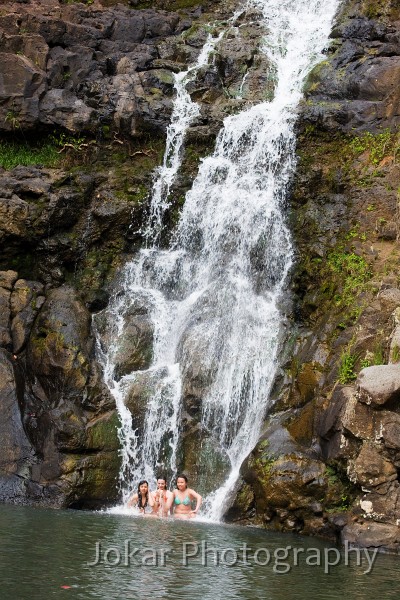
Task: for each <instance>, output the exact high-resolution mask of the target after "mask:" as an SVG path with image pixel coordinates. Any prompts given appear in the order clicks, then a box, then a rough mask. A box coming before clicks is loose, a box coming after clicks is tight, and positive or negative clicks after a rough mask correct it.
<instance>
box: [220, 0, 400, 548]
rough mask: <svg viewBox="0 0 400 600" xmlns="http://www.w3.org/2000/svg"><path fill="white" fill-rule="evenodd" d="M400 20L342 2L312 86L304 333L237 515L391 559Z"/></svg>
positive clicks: (302, 261) (304, 135)
mask: <svg viewBox="0 0 400 600" xmlns="http://www.w3.org/2000/svg"><path fill="white" fill-rule="evenodd" d="M399 16H400V13H399V7H398V3H396V2H390V1H388V2H373V3H372V2H356V1H355V2H345V3H344V4H343V5H342V9H341V11H340V14H339V15H338V16H337V20H336V25H335V27H334V29H333V32H332V34H331V44H330V48H329V50H328V52H327V55H326V60H325V61H323V62H322V63H321V64H320V65H318V66H317V67H316V68H315V69H314V71H313V72H312V73H311V75H310V77H309V79H308V82H307V85H306V89H305V99H304V102H303V104H302V106H301V113H300V120H299V141H298V155H299V165H298V172H297V176H296V180H295V182H294V185H293V190H292V208H293V212H292V223H293V230H294V232H295V238H296V242H297V249H298V262H297V270H296V275H295V278H294V292H295V295H296V298H297V300H296V305H295V315H296V326H297V328H298V329H297V334H294V335H293V339H292V340H290V341H289V342H288V347H287V349H286V352H287V356H288V360H287V362H286V365H285V366H284V369H283V370H282V373H281V380H280V381H278V382H277V387H276V398H277V401H276V404H275V409H274V411H273V413H274V414H272V415H270V416H269V418H268V419H267V422H266V426H265V433H264V435H263V439H262V441H261V442H260V444H259V445H258V446H257V448H256V449H255V451H254V452H253V453H252V455H251V456H250V457H249V459H248V461H247V462H246V464H245V465H244V466H243V473H242V474H243V480H244V485H243V486H242V488H241V490H240V492H239V495H238V497H237V499H236V503H235V505H234V506H233V507H232V509H231V511H230V515H229V516H230V518H232V519H237V518H238V516H239V515H240V518H242V517H243V513H245V514H246V515H247V517H248V519H250V520H255V521H257V522H262V523H264V524H265V525H266V526H267V527H271V528H274V529H278V530H284V531H299V532H302V533H307V534H313V533H314V534H315V533H317V534H318V535H322V536H324V537H327V538H331V539H341V540H342V541H343V540H349V541H350V542H352V543H356V544H360V545H362V546H365V547H371V548H375V547H376V548H380V549H382V550H386V551H392V552H398V550H399V542H400V530H399V523H400V521H399V519H400V502H399V499H400V497H399V490H400V488H399V478H398V469H399V466H400V463H399V456H398V452H399V447H400V438H399V436H398V433H399V431H400V430H398V420H399V410H400V404H399V398H400V396H399V393H400V387H399V384H398V376H399V373H400V364H399V361H400V357H399V353H398V335H399V333H398V310H399V302H400V289H399V279H398V261H399V245H398V228H399V221H398V198H399V197H398V194H399V183H400V170H399V164H398V151H399V143H400V139H399V137H398V133H397V125H398V118H399V111H400V104H399V97H398V92H399V89H398V69H399V67H400V58H399V53H400V45H399V42H400V23H399V20H398V19H399ZM284 360H285V359H284V358H283V361H284Z"/></svg>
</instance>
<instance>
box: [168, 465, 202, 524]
mask: <svg viewBox="0 0 400 600" xmlns="http://www.w3.org/2000/svg"><path fill="white" fill-rule="evenodd" d="M176 487H177V489H175V490H174V492H173V494H174V500H173V502H172V508H173V515H174V517H175V519H193V518H194V517H195V516H196V515H197V512H198V510H199V508H200V506H201V501H202V497H201V496H200V494H198V493H197V492H195V491H194V490H192V489H191V488H189V487H188V479H187V477H186V475H179V477H177V479H176ZM193 501H196V507H195V508H194V509H192V502H193Z"/></svg>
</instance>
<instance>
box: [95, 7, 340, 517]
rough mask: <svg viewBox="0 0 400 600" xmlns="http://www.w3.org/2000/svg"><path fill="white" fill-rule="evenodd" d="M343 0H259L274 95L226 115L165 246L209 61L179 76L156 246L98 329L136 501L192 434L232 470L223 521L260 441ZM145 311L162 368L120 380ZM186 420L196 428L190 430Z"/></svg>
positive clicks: (210, 503)
mask: <svg viewBox="0 0 400 600" xmlns="http://www.w3.org/2000/svg"><path fill="white" fill-rule="evenodd" d="M338 4H339V0H325V1H324V2H322V1H320V0H249V2H248V4H247V7H248V8H251V9H253V10H254V9H256V10H257V11H259V13H260V14H261V15H262V23H263V27H264V31H265V39H264V41H263V44H262V52H263V53H264V55H265V57H266V60H268V61H269V63H270V75H271V77H272V78H273V79H274V82H275V90H274V96H273V99H272V100H271V101H269V102H262V103H260V104H257V105H255V106H249V107H247V108H246V109H245V110H243V111H242V112H240V113H239V114H236V115H233V116H229V117H227V118H226V119H225V121H224V123H223V127H222V129H221V131H220V133H219V135H218V137H217V140H216V145H215V150H214V152H213V154H212V155H210V156H209V157H207V158H206V159H204V160H203V161H202V162H201V164H200V168H199V172H198V175H197V177H196V179H195V180H194V182H193V185H192V188H191V189H190V191H189V192H188V193H187V195H186V199H185V203H184V206H183V209H182V212H181V215H180V219H179V223H178V225H177V227H176V230H175V232H174V234H173V238H172V240H171V242H170V246H169V248H168V249H161V248H160V247H159V246H158V245H157V241H158V239H159V234H160V231H161V228H162V217H163V214H164V212H165V210H166V208H168V195H169V193H170V189H171V184H172V182H173V179H174V177H175V175H176V173H177V172H178V169H179V164H180V149H181V147H182V143H183V139H184V134H185V131H186V129H187V127H188V126H189V125H190V122H191V119H192V116H193V115H194V114H196V107H194V106H192V103H191V101H190V97H189V96H188V94H187V93H186V90H185V85H186V84H185V80H186V82H187V81H188V79H190V78H191V77H193V76H195V71H196V68H197V67H194V68H193V70H191V69H189V70H188V71H186V72H185V73H186V74H185V75H183V76H182V78H181V80H180V83H179V84H178V83H176V90H177V100H176V102H175V108H174V113H173V118H172V122H171V126H170V129H169V132H168V143H167V150H166V153H165V157H164V164H163V166H162V167H161V168H160V170H159V172H158V177H157V179H156V181H155V184H154V188H153V194H152V202H151V215H150V221H149V227H148V229H147V231H146V235H147V239H148V240H150V241H151V242H152V244H151V245H149V246H148V247H147V248H145V249H143V250H141V251H140V252H139V254H138V256H137V257H136V258H135V259H134V260H133V261H132V262H131V263H129V264H128V265H127V267H126V269H125V271H124V273H123V276H122V287H121V289H120V290H117V291H116V293H115V297H114V299H113V301H112V302H111V303H110V306H109V307H108V308H107V309H106V311H105V312H104V313H103V314H100V315H99V317H98V321H99V323H100V322H101V321H103V331H105V332H106V333H103V335H102V336H99V340H100V341H99V354H100V356H101V358H102V362H103V365H104V372H105V379H106V382H107V383H108V385H109V387H110V389H111V391H112V393H113V394H114V397H115V399H116V403H117V407H118V411H119V413H120V417H121V423H122V426H121V430H120V436H121V443H122V445H123V469H122V473H121V479H122V480H123V482H125V485H123V486H122V491H123V500H124V501H126V499H127V497H128V495H129V492H130V490H131V489H132V487H133V485H134V482H137V480H138V479H139V478H142V477H143V476H144V477H145V478H147V479H149V480H151V481H154V478H155V476H156V473H157V472H158V469H162V471H163V472H167V473H168V476H169V477H172V476H174V475H175V474H176V470H177V466H178V464H180V463H181V462H182V448H183V449H184V448H185V447H186V446H185V444H187V440H188V439H189V440H190V437H192V441H193V440H194V442H193V443H192V452H193V460H194V461H195V462H197V463H198V464H199V467H200V470H201V468H202V469H203V472H205V473H206V475H207V474H208V471H213V470H214V471H218V469H219V468H220V467H221V465H222V466H223V467H224V468H222V467H221V473H222V475H221V477H222V481H219V482H218V483H219V486H218V485H216V484H215V482H213V486H211V487H212V489H207V492H208V494H207V497H206V499H205V513H206V515H207V516H208V517H209V518H211V519H214V520H218V519H220V518H221V517H222V515H223V513H224V510H225V509H226V506H227V503H228V501H229V498H230V496H231V494H232V491H233V489H234V486H235V483H236V481H237V479H238V476H239V469H240V466H241V464H242V462H243V460H244V459H245V458H246V456H247V455H248V454H249V453H250V452H251V450H252V449H253V448H254V446H255V444H256V443H257V440H258V438H259V435H260V430H261V427H262V423H263V419H264V417H265V414H266V412H267V411H268V408H269V406H270V400H269V395H270V391H271V387H272V384H273V382H274V378H275V374H276V370H277V367H278V364H277V357H278V352H279V349H280V347H281V345H282V341H283V339H284V335H285V316H284V314H283V313H282V310H281V308H280V306H281V301H282V298H283V296H284V294H285V288H286V285H287V278H288V274H289V272H290V269H291V266H292V260H293V258H292V257H293V248H292V242H291V236H290V232H289V230H288V227H287V225H286V222H285V215H284V209H285V200H286V195H287V189H288V184H289V182H290V179H291V177H292V175H293V172H294V169H295V165H296V158H295V135H294V130H293V127H294V123H295V120H296V110H297V106H298V103H299V100H300V99H301V89H302V84H303V81H304V78H305V76H306V75H307V73H309V71H310V70H311V68H312V67H313V66H314V65H315V64H316V63H317V62H318V61H319V60H321V58H322V51H323V49H324V47H325V45H326V43H327V39H328V35H329V31H330V27H331V21H332V18H333V16H334V13H335V11H336V9H337V7H338ZM242 20H243V16H242ZM215 44H218V39H214V41H212V40H210V39H209V40H208V41H207V44H206V50H205V51H203V53H202V55H201V58H200V59H199V61H200V62H201V64H206V62H207V60H208V57H209V54H210V48H211V47H212V46H213V45H215ZM198 64H199V63H198ZM176 81H177V82H178V80H176ZM181 84H182V85H181ZM244 85H245V81H243V84H242V86H241V89H240V94H242V93H243V89H242V88H243V86H244ZM181 111H182V112H181ZM178 126H179V127H178ZM178 129H179V131H178ZM168 169H169V170H168ZM132 314H139V315H143V314H146V315H147V317H148V319H149V320H150V321H151V324H152V339H153V355H152V360H151V364H150V366H148V367H147V368H145V369H136V370H132V371H131V372H129V373H124V374H123V375H122V377H121V376H120V375H118V374H117V370H116V362H117V361H116V356H117V354H118V351H119V347H120V345H121V339H122V338H123V336H124V332H125V331H126V327H127V323H128V322H129V319H128V317H129V315H132ZM99 328H100V327H99ZM143 382H144V385H145V389H146V394H147V396H148V400H147V407H146V410H145V415H144V417H143V420H142V422H141V423H140V425H138V427H136V428H135V426H132V419H131V417H130V413H129V411H128V409H127V408H126V399H127V396H129V394H130V393H131V392H130V390H132V386H138V385H142V384H143ZM142 401H143V398H142ZM191 419H192V421H190V420H191ZM187 422H192V425H193V427H192V429H191V430H189V433H188V432H186V437H185V439H184V440H182V433H183V432H184V428H185V426H186V425H185V424H186V423H187ZM196 444H197V445H196ZM183 458H184V457H183ZM206 479H207V476H206ZM200 480H201V477H200V479H199V481H200ZM208 484H209V481H208ZM208 484H207V485H208ZM216 488H217V489H216ZM199 491H200V492H202V490H201V489H199Z"/></svg>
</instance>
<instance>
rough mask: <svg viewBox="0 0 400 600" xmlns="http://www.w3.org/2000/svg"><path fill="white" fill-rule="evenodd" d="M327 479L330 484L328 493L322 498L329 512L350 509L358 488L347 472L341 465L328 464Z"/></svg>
mask: <svg viewBox="0 0 400 600" xmlns="http://www.w3.org/2000/svg"><path fill="white" fill-rule="evenodd" d="M325 479H326V481H327V484H328V490H327V494H326V496H325V497H324V498H322V499H321V501H322V503H323V504H324V505H325V511H326V512H328V513H334V512H344V511H346V510H348V509H349V508H350V506H351V504H352V502H353V500H354V498H355V496H356V493H357V491H356V488H355V486H354V485H353V484H352V483H351V482H350V481H349V479H348V477H347V474H346V472H345V471H344V469H343V468H342V467H341V466H340V465H336V464H331V465H326V468H325Z"/></svg>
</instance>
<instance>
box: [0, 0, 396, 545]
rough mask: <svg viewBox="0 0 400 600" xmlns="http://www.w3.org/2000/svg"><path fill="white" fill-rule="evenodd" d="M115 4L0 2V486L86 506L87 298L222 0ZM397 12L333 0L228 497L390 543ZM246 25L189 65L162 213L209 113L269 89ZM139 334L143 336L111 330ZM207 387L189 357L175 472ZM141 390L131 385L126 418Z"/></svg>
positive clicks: (91, 439)
mask: <svg viewBox="0 0 400 600" xmlns="http://www.w3.org/2000/svg"><path fill="white" fill-rule="evenodd" d="M39 4H40V8H41V10H39V8H38V7H39ZM114 4H115V3H114V2H112V1H108V2H105V1H104V2H94V3H86V4H79V3H69V2H68V3H64V2H58V1H56V0H46V2H40V3H38V2H35V1H34V0H30V1H29V0H28V1H26V2H18V3H17V2H14V3H6V4H4V5H2V7H1V10H0V71H1V73H2V74H3V78H2V79H1V84H0V97H1V102H0V129H1V130H2V136H3V140H4V144H3V148H2V150H1V155H0V159H1V161H2V163H1V164H3V165H4V168H3V169H2V170H1V171H0V214H1V220H0V240H1V250H0V269H1V272H0V306H1V313H0V346H1V351H0V352H1V355H0V356H1V358H0V368H1V371H2V375H3V376H2V377H1V378H0V381H1V384H0V386H1V387H0V390H1V391H0V395H1V398H2V403H1V411H2V415H3V416H2V418H0V428H1V436H2V439H3V440H4V452H3V456H2V459H1V462H0V477H1V479H0V481H1V498H2V499H3V500H7V501H13V502H31V503H32V502H38V503H41V504H48V505H56V506H97V505H99V504H104V503H107V502H111V501H113V500H114V499H115V497H116V495H117V489H116V485H115V484H116V481H115V478H116V476H117V474H118V470H119V457H118V446H119V442H118V436H117V426H118V423H117V416H116V412H115V407H114V403H113V400H112V398H111V396H110V394H109V392H108V390H107V389H105V386H104V384H103V383H102V377H101V372H100V368H99V365H98V364H97V363H96V361H95V353H94V345H95V340H94V338H93V334H92V332H91V313H93V312H94V311H97V310H99V309H101V308H102V307H104V306H106V304H107V302H108V295H109V292H110V289H111V288H112V286H113V285H114V283H113V278H114V276H115V273H116V269H117V267H119V266H121V265H122V264H123V262H124V260H125V258H126V257H127V256H130V255H132V253H134V252H135V249H137V248H138V246H139V245H140V244H141V243H142V239H141V233H140V230H141V225H142V223H143V220H144V218H145V214H146V199H147V196H148V193H149V190H150V187H151V182H152V171H153V169H154V167H155V166H157V164H159V162H160V160H161V155H162V151H163V146H164V133H165V127H166V125H167V123H168V119H169V117H170V113H171V107H172V104H171V98H172V96H173V80H172V73H173V72H176V71H179V70H181V69H182V68H184V67H185V65H188V64H190V63H191V62H193V60H195V58H196V56H197V55H198V53H199V51H200V49H201V47H202V45H203V43H204V41H205V40H206V37H207V35H208V27H207V26H206V25H205V24H206V23H207V22H210V21H215V20H216V19H217V18H218V19H219V20H223V19H224V18H225V17H226V15H227V14H229V13H230V7H229V6H228V3H220V4H217V3H214V4H213V3H210V4H209V5H208V6H206V10H209V11H211V12H212V14H206V13H204V12H203V11H202V10H201V9H199V8H198V7H196V6H195V5H194V6H193V7H191V8H186V9H184V10H182V9H181V8H180V5H179V2H176V3H173V5H172V8H173V9H174V10H173V11H169V12H166V11H163V10H159V8H162V7H161V5H160V6H157V8H156V9H155V8H152V7H149V6H148V5H146V4H145V5H144V6H145V8H144V9H141V10H138V9H137V8H136V7H132V3H125V5H117V6H114ZM148 4H150V3H148ZM151 5H152V6H155V3H151ZM399 18H400V9H399V7H398V6H397V3H396V2H394V1H393V2H390V1H389V0H383V1H379V2H376V1H374V2H369V1H367V0H364V1H358V0H347V1H345V2H344V3H343V5H342V9H341V12H340V14H339V15H338V16H337V20H336V24H335V27H334V30H333V32H332V35H331V44H330V48H329V49H328V51H327V54H326V60H325V61H323V62H322V63H321V64H320V65H318V66H317V67H316V69H315V70H314V71H313V72H312V73H311V75H310V77H309V79H308V82H307V85H306V89H305V99H304V102H303V104H302V106H301V109H300V118H299V125H298V129H299V132H298V133H299V141H298V155H299V164H298V172H297V176H296V180H295V181H294V182H293V188H292V193H291V214H290V219H291V223H292V230H293V232H294V236H295V241H296V247H297V252H298V256H297V266H296V271H295V273H294V278H293V297H294V298H295V303H294V320H293V335H292V336H291V338H290V339H289V340H288V343H287V347H286V348H285V349H284V351H283V354H282V365H283V368H282V371H281V373H280V376H279V378H278V380H277V382H276V386H275V398H276V401H275V405H274V409H273V413H272V414H271V415H269V416H268V417H267V420H266V423H265V430H264V434H263V438H262V440H261V441H260V443H259V445H258V446H257V447H256V449H255V450H254V452H253V453H252V455H251V456H250V457H249V459H248V460H247V461H246V463H245V465H244V466H243V470H242V477H243V481H242V487H241V489H240V490H239V493H238V496H237V498H236V501H235V503H234V505H233V507H232V508H231V510H230V511H229V513H228V518H229V519H234V520H241V521H245V522H249V521H251V522H257V523H261V524H263V525H265V526H266V527H272V528H275V529H279V530H290V531H298V532H302V533H308V534H318V535H322V536H325V537H329V538H334V539H337V538H341V539H348V540H350V541H352V542H355V543H358V544H362V545H364V546H366V547H370V546H371V547H378V548H381V549H386V550H391V551H397V550H398V548H399V542H400V534H399V528H398V522H399V521H398V520H399V519H400V514H399V512H400V499H399V482H398V468H399V467H400V457H399V448H400V442H399V439H400V438H399V432H400V421H399V419H400V417H399V412H400V411H399V407H400V405H399V396H400V392H399V390H400V383H399V381H398V379H399V377H398V369H399V368H400V367H399V361H400V353H399V347H400V333H399V321H400V317H399V314H398V313H399V307H400V289H399V280H398V261H399V246H398V242H397V238H398V225H399V223H398V190H399V186H400V168H399V164H398V161H399V149H400V139H399V137H398V135H397V129H396V128H397V124H398V119H399V115H400V104H399V103H400V97H399V89H398V85H397V82H398V74H399V68H400V58H399V56H400V21H399ZM217 30H218V25H217V26H216V31H217ZM259 43H260V32H259V28H258V24H257V17H256V15H254V19H253V20H252V23H251V24H250V25H246V26H244V25H243V26H242V27H241V28H240V38H235V37H234V36H232V38H231V39H226V40H225V41H224V43H223V44H222V45H221V47H220V48H219V50H218V52H217V53H216V54H215V57H214V61H213V62H212V64H210V65H209V66H207V67H204V68H203V69H201V70H200V71H199V73H198V76H197V77H196V79H195V80H194V81H193V82H192V83H191V84H190V89H189V92H190V94H191V96H192V98H193V99H195V100H196V101H198V102H199V104H200V107H201V114H200V116H199V117H198V118H197V119H196V121H195V122H193V124H192V126H191V128H190V131H189V135H188V138H187V143H186V150H185V156H184V161H183V167H182V170H181V173H180V175H179V178H178V180H177V182H176V184H175V186H174V190H173V194H172V198H173V203H172V207H171V209H170V211H169V213H168V214H167V216H166V219H167V225H168V227H167V230H171V228H173V226H174V223H175V221H176V217H177V213H178V211H179V207H180V202H181V199H182V196H183V194H184V192H185V191H186V190H187V189H188V187H189V186H190V181H191V179H192V178H193V176H194V175H195V174H196V171H197V164H198V161H199V159H200V157H201V156H202V155H203V154H204V153H206V152H207V151H208V150H209V148H210V147H211V145H212V143H213V140H214V137H215V135H216V132H217V131H218V129H219V126H220V124H221V121H222V119H223V118H224V117H225V116H226V115H227V114H230V113H231V112H235V111H236V110H238V109H239V108H240V107H241V106H242V105H243V104H245V103H246V102H247V101H249V100H250V101H256V100H262V99H265V98H268V97H270V95H271V92H272V89H273V82H272V81H270V80H269V78H268V65H266V64H265V63H264V62H263V61H262V59H261V56H260V54H259V52H258V44H259ZM11 67H12V68H11ZM245 73H247V76H246V79H245V82H244V80H243V76H244V74H245ZM16 165H19V166H16ZM23 165H25V166H23ZM167 237H168V236H167ZM133 317H134V321H133V322H132V324H131V326H130V329H129V331H127V339H126V344H127V346H126V348H125V355H129V356H128V358H127V356H122V357H121V365H120V368H121V369H122V370H123V369H124V368H125V367H126V364H127V360H128V362H129V360H132V361H134V362H135V364H136V363H137V364H143V365H145V364H147V362H146V361H148V360H149V356H150V355H151V348H149V347H150V346H151V337H152V334H151V331H150V330H149V329H148V328H146V324H145V317H144V316H143V315H139V316H138V315H134V316H133ZM135 335H137V336H138V337H140V340H139V341H140V348H141V353H140V356H139V355H136V354H134V353H133V350H132V352H131V351H130V349H129V348H130V347H131V348H134V347H137V344H136V342H135V339H134V338H135ZM132 340H133V341H132ZM142 350H143V351H142ZM138 361H139V362H138ZM194 369H195V365H194ZM203 392H204V382H201V381H200V380H198V379H196V373H195V372H193V373H192V374H191V375H190V377H188V381H187V384H186V385H185V406H186V407H187V414H188V422H187V424H186V427H187V436H186V439H185V441H184V449H185V457H184V459H185V460H183V465H184V466H185V468H186V469H187V470H189V471H190V470H191V469H192V471H193V472H195V470H196V465H195V462H196V461H195V460H194V459H193V460H192V459H191V447H192V445H193V444H192V442H193V440H194V439H195V437H193V432H195V431H196V418H197V417H196V415H197V412H198V407H199V403H200V402H201V396H202V393H203ZM144 395H145V391H143V390H141V389H138V390H133V391H132V396H131V398H130V403H131V405H132V407H133V409H134V413H135V414H134V418H135V419H136V420H137V422H138V423H140V422H141V419H143V397H144ZM196 435H197V434H196ZM196 439H197V438H196ZM191 444H192V445H191ZM217 467H218V468H223V465H222V464H219V463H218V465H216V469H217Z"/></svg>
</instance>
